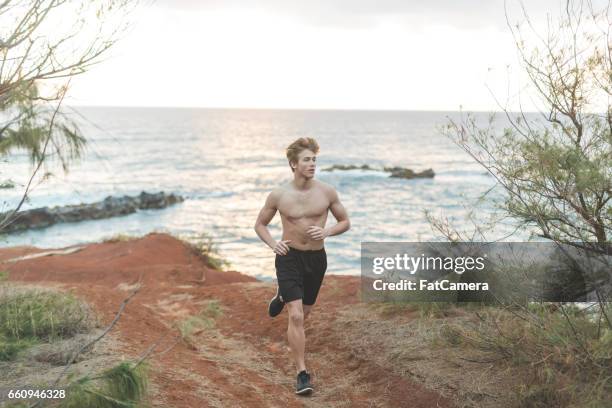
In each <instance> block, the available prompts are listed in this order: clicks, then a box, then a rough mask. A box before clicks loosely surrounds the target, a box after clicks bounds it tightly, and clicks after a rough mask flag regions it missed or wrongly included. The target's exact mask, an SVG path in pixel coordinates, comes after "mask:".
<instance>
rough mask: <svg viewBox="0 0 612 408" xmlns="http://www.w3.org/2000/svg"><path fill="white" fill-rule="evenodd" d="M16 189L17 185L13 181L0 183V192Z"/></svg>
mask: <svg viewBox="0 0 612 408" xmlns="http://www.w3.org/2000/svg"><path fill="white" fill-rule="evenodd" d="M14 187H15V183H13V181H11V180H4V181H0V190H1V189H3V188H14Z"/></svg>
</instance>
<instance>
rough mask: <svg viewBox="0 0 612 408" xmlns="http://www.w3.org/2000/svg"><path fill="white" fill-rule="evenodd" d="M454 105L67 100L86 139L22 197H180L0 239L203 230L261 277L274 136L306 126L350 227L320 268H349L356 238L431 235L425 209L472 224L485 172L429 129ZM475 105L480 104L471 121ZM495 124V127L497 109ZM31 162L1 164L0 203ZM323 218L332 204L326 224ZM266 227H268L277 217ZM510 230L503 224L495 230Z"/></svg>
mask: <svg viewBox="0 0 612 408" xmlns="http://www.w3.org/2000/svg"><path fill="white" fill-rule="evenodd" d="M77 114H78V115H77ZM458 117H459V113H458V112H387V111H306V110H304V111H299V110H246V109H245V110H240V109H175V108H106V107H105V108H102V107H96V108H94V107H88V108H83V107H80V108H76V109H75V111H74V114H73V118H74V119H77V120H78V121H79V123H81V128H82V130H83V132H84V134H85V136H86V137H87V139H88V146H87V150H86V153H85V154H84V155H83V157H82V158H81V159H80V160H79V161H78V162H74V163H73V164H72V166H71V169H70V171H69V172H68V173H67V174H64V173H63V171H62V170H61V169H60V168H59V167H58V166H51V167H49V168H48V169H47V171H50V172H52V173H53V175H52V176H51V177H50V178H48V179H47V180H46V181H45V182H44V183H41V184H39V185H37V186H36V188H35V189H34V191H33V192H32V194H31V196H30V200H29V202H28V203H27V204H26V205H25V206H24V209H28V208H36V207H41V206H54V205H66V204H78V203H82V202H84V203H85V202H94V201H98V200H102V199H104V198H105V197H106V196H108V195H124V194H129V195H134V194H138V193H140V192H141V191H143V190H144V191H148V192H156V191H162V190H163V191H165V192H168V193H170V192H173V193H178V194H180V195H183V196H184V197H185V198H186V200H185V202H183V203H181V204H178V205H175V206H172V207H169V208H167V209H163V210H147V211H140V212H138V213H135V214H132V215H128V216H124V217H117V218H112V219H106V220H98V221H85V222H81V223H75V224H60V225H56V226H52V227H50V228H47V229H43V230H32V231H26V232H23V233H18V234H11V235H8V236H5V237H3V238H0V246H5V247H6V246H14V245H34V246H38V247H45V248H47V247H64V246H69V245H74V244H77V243H84V242H93V241H99V240H102V239H105V238H109V237H112V236H114V235H117V234H128V235H142V234H146V233H148V232H151V231H165V232H170V233H172V234H175V235H178V236H180V237H183V238H185V239H187V240H192V241H197V240H199V239H201V238H202V237H203V236H204V234H206V235H208V236H210V237H212V239H213V240H214V242H215V243H216V245H217V249H218V251H219V253H220V255H221V256H223V257H224V258H226V259H227V260H228V261H229V262H230V263H231V266H232V269H235V270H238V271H241V272H244V273H246V274H249V275H253V276H257V277H259V278H263V279H268V278H273V277H274V262H273V260H274V254H273V253H272V251H271V250H270V249H269V248H268V247H267V246H266V245H265V244H263V243H262V242H261V241H259V239H258V237H257V236H256V234H255V232H254V231H253V224H254V222H255V218H256V217H257V214H258V212H259V210H260V208H261V206H262V205H263V203H264V201H265V198H266V196H267V194H268V193H269V192H270V191H271V190H272V189H273V188H275V187H276V186H278V185H280V184H282V183H287V182H289V181H290V180H291V178H292V173H291V170H290V169H289V166H288V164H287V161H286V159H285V152H284V149H285V148H286V146H287V145H288V144H289V143H290V142H291V141H293V140H294V139H296V138H298V137H302V136H312V137H315V138H316V139H317V140H318V142H319V144H320V146H321V151H320V153H319V157H318V169H317V174H316V177H317V178H319V179H320V180H323V181H325V182H327V183H329V184H332V185H333V186H335V187H336V189H337V190H338V193H339V196H340V199H341V201H342V202H343V204H344V206H345V207H346V208H347V210H348V213H349V216H350V219H351V223H352V228H351V230H350V231H349V232H347V233H345V234H343V235H340V236H336V237H331V238H329V239H327V240H326V244H325V245H326V249H327V252H328V257H329V269H328V272H329V273H335V274H359V272H360V271H359V267H360V266H359V265H360V263H359V257H360V245H361V242H363V241H426V240H439V239H440V238H441V237H440V234H438V233H436V232H435V231H434V230H432V228H431V227H430V225H429V223H428V222H427V220H426V218H425V216H424V210H429V211H431V212H432V213H433V214H434V215H437V216H443V217H447V218H448V219H449V220H450V221H451V222H452V223H453V225H455V226H456V227H458V228H460V229H469V228H470V227H471V225H472V224H471V223H470V222H469V221H468V220H467V219H466V216H467V215H468V213H469V212H470V211H471V210H473V209H474V208H476V207H474V202H475V200H476V199H477V197H478V196H479V195H480V194H482V193H483V192H484V191H486V190H488V189H490V188H491V187H492V186H493V185H494V179H493V178H492V177H491V176H489V175H487V174H486V172H485V169H484V168H482V167H481V166H480V165H478V164H477V163H475V162H474V161H473V160H472V159H471V158H470V157H469V156H468V155H467V154H466V153H465V152H463V151H462V150H461V149H460V148H458V147H457V146H455V145H454V144H453V143H452V141H451V140H450V139H448V138H447V137H446V136H444V135H443V134H442V133H441V132H440V130H439V126H441V125H444V124H445V123H447V122H448V120H449V118H455V119H457V118H458ZM486 117H487V114H484V113H483V114H479V120H483V121H484V120H486ZM498 127H499V129H498V130H499V131H501V130H502V128H503V121H501V120H500V121H499V125H498ZM333 164H359V165H361V164H369V165H370V166H378V167H383V166H393V165H398V166H404V167H409V168H412V169H414V170H416V171H420V170H423V169H426V168H433V169H434V171H435V172H436V176H435V178H433V179H415V180H401V179H392V178H389V177H388V174H387V173H383V172H376V171H362V170H352V171H335V172H322V171H321V169H322V168H325V167H327V166H331V165H333ZM30 171H31V165H30V164H29V162H28V160H27V157H25V156H24V155H23V154H15V155H13V156H11V160H10V161H9V162H0V179H7V178H8V179H12V180H13V181H15V182H16V183H17V184H18V186H17V188H14V189H9V190H0V201H1V202H2V206H3V209H2V210H3V211H6V210H7V209H8V208H11V206H13V205H15V203H16V202H17V200H18V199H19V197H20V194H21V193H22V191H23V188H22V187H21V186H22V185H25V182H26V176H27V175H29V173H30ZM500 194H501V193H500ZM499 197H501V196H500V195H499V194H498V198H499ZM492 211H493V207H492V205H491V204H489V203H483V204H481V205H480V207H478V211H477V215H478V217H479V218H481V219H483V220H484V219H485V218H486V217H487V216H488V214H490V213H491V212H492ZM333 222H335V220H334V218H333V217H332V216H330V217H329V221H328V223H333ZM328 225H329V224H328ZM270 228H271V232H272V234H273V236H275V237H276V238H277V239H278V238H280V231H281V230H280V218H279V216H278V215H277V216H276V217H275V218H274V220H273V221H272V223H271V225H270ZM511 230H512V225H511V224H510V223H507V224H503V225H500V226H499V227H498V228H497V229H496V230H495V232H496V233H497V234H498V235H500V236H501V235H504V234H506V233H507V232H508V231H511ZM515 238H516V237H515Z"/></svg>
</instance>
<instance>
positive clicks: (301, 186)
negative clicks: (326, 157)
mask: <svg viewBox="0 0 612 408" xmlns="http://www.w3.org/2000/svg"><path fill="white" fill-rule="evenodd" d="M313 184H314V179H312V178H310V179H307V178H305V177H302V176H298V175H297V174H296V175H295V176H293V187H295V189H296V190H308V189H310V187H312V185H313Z"/></svg>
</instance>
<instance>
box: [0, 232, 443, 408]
mask: <svg viewBox="0 0 612 408" xmlns="http://www.w3.org/2000/svg"><path fill="white" fill-rule="evenodd" d="M37 252H42V250H39V249H36V248H31V247H19V248H7V249H2V250H0V262H2V263H1V264H0V270H6V271H8V272H9V279H10V280H11V281H21V282H30V283H36V284H39V285H40V284H42V285H53V286H56V285H59V286H62V287H64V288H66V289H69V290H72V291H73V292H74V293H75V294H76V295H77V296H80V297H81V298H83V299H84V300H86V301H87V302H89V303H90V304H91V305H92V306H93V307H94V308H95V309H96V310H97V311H98V313H99V314H100V316H101V318H102V321H103V322H104V324H108V323H109V322H110V321H111V320H112V319H113V318H114V316H115V314H116V313H117V310H118V308H119V305H120V304H121V302H122V300H123V299H125V298H126V297H127V296H128V295H129V293H131V291H133V290H134V288H135V287H137V284H138V283H139V282H140V284H141V289H140V291H139V292H138V293H137V294H136V296H134V297H133V298H132V300H131V301H130V303H129V304H128V306H127V307H126V309H125V311H124V313H123V315H122V316H121V319H120V320H119V323H118V324H117V326H116V327H115V328H114V330H115V332H116V333H118V335H119V337H120V339H121V340H122V342H123V343H124V344H125V349H124V350H123V352H124V354H125V356H126V358H137V357H138V356H139V355H141V354H142V353H144V352H145V351H146V350H147V349H148V348H149V347H150V346H151V345H153V344H155V347H154V350H153V352H152V354H151V356H150V361H151V374H150V377H151V383H152V395H151V403H152V405H153V406H159V407H190V408H191V407H301V406H309V407H339V406H346V407H370V406H375V407H438V406H440V407H450V406H452V404H451V403H450V402H449V401H448V400H446V399H444V398H442V397H441V396H440V395H438V394H436V393H435V392H434V391H431V390H428V389H425V388H424V387H423V386H421V385H420V384H418V383H414V382H412V381H409V380H407V379H406V378H404V377H400V376H397V375H394V374H392V373H391V370H389V369H388V368H387V367H380V366H378V365H376V364H375V363H374V362H373V361H372V360H371V359H368V356H364V355H354V354H353V353H351V352H350V347H346V346H345V345H346V344H347V342H349V341H350V340H351V339H348V338H347V337H346V335H344V333H343V331H342V327H341V325H339V324H337V322H336V317H337V315H338V312H339V311H341V310H343V309H346V308H347V307H348V308H350V306H351V304H355V303H356V302H358V301H359V296H358V289H359V278H356V277H340V276H328V277H326V278H325V282H324V283H323V288H322V290H321V293H320V296H319V299H318V300H317V305H316V306H315V308H314V309H313V312H312V314H311V316H310V317H309V319H308V320H307V322H306V336H307V365H308V367H309V370H310V371H311V372H312V374H313V382H314V384H315V387H316V392H315V394H314V395H313V396H312V397H310V398H303V397H297V396H295V395H294V393H293V387H294V380H295V371H294V367H293V365H292V363H291V361H290V360H289V355H288V352H287V348H286V327H287V317H286V314H285V313H283V314H282V315H281V316H279V317H277V318H275V319H270V318H269V317H268V316H267V304H268V300H269V298H270V297H271V296H272V295H273V294H274V292H275V285H274V284H272V283H264V282H259V281H257V280H256V279H254V278H252V277H249V276H247V275H244V274H241V273H238V272H233V271H231V272H221V271H217V270H215V269H212V268H210V267H209V266H208V265H207V263H206V262H205V260H204V259H203V258H202V257H200V256H198V254H197V253H195V252H194V251H193V250H192V249H191V248H190V247H189V246H188V245H186V244H185V243H183V242H181V241H180V240H178V239H176V238H174V237H172V236H170V235H167V234H149V235H147V236H145V237H143V238H140V239H134V240H129V241H117V242H105V243H98V244H90V245H87V246H86V247H84V248H83V249H82V250H80V251H77V252H74V253H70V254H64V255H54V256H43V257H37V258H32V259H25V260H20V261H17V262H11V261H9V262H7V260H9V259H14V258H17V257H22V256H24V255H28V254H34V253H37ZM271 262H272V261H271ZM271 267H272V266H271ZM211 302H215V304H216V305H217V306H218V308H219V309H220V311H221V313H220V315H219V316H218V317H216V318H215V321H214V324H213V326H212V327H207V328H205V329H199V330H196V331H194V332H193V333H192V334H191V335H190V336H189V338H188V339H187V340H185V339H183V338H182V337H181V336H180V333H179V330H178V329H177V327H178V326H179V325H180V324H181V322H184V321H185V319H188V318H189V317H190V316H197V315H199V314H200V313H201V311H202V310H203V309H205V308H206V306H207V305H209V304H210V303H211ZM372 352H373V353H375V352H376V350H372Z"/></svg>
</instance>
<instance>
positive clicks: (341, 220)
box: [324, 190, 351, 237]
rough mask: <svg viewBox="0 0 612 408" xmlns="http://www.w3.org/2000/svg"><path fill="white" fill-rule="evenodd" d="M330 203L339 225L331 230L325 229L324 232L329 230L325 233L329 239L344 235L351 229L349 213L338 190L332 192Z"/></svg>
mask: <svg viewBox="0 0 612 408" xmlns="http://www.w3.org/2000/svg"><path fill="white" fill-rule="evenodd" d="M330 201H331V204H330V206H329V210H330V211H331V213H332V214H333V215H334V218H335V219H336V221H337V223H336V225H333V226H331V227H329V228H324V230H327V231H326V233H325V232H324V235H326V236H328V237H331V236H334V235H340V234H343V233H345V232H346V231H348V230H349V228H351V221H350V220H349V217H348V213H347V212H346V209H345V208H344V206H343V205H342V203H341V202H340V198H339V197H338V193H337V192H336V190H332V195H331V198H330Z"/></svg>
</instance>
